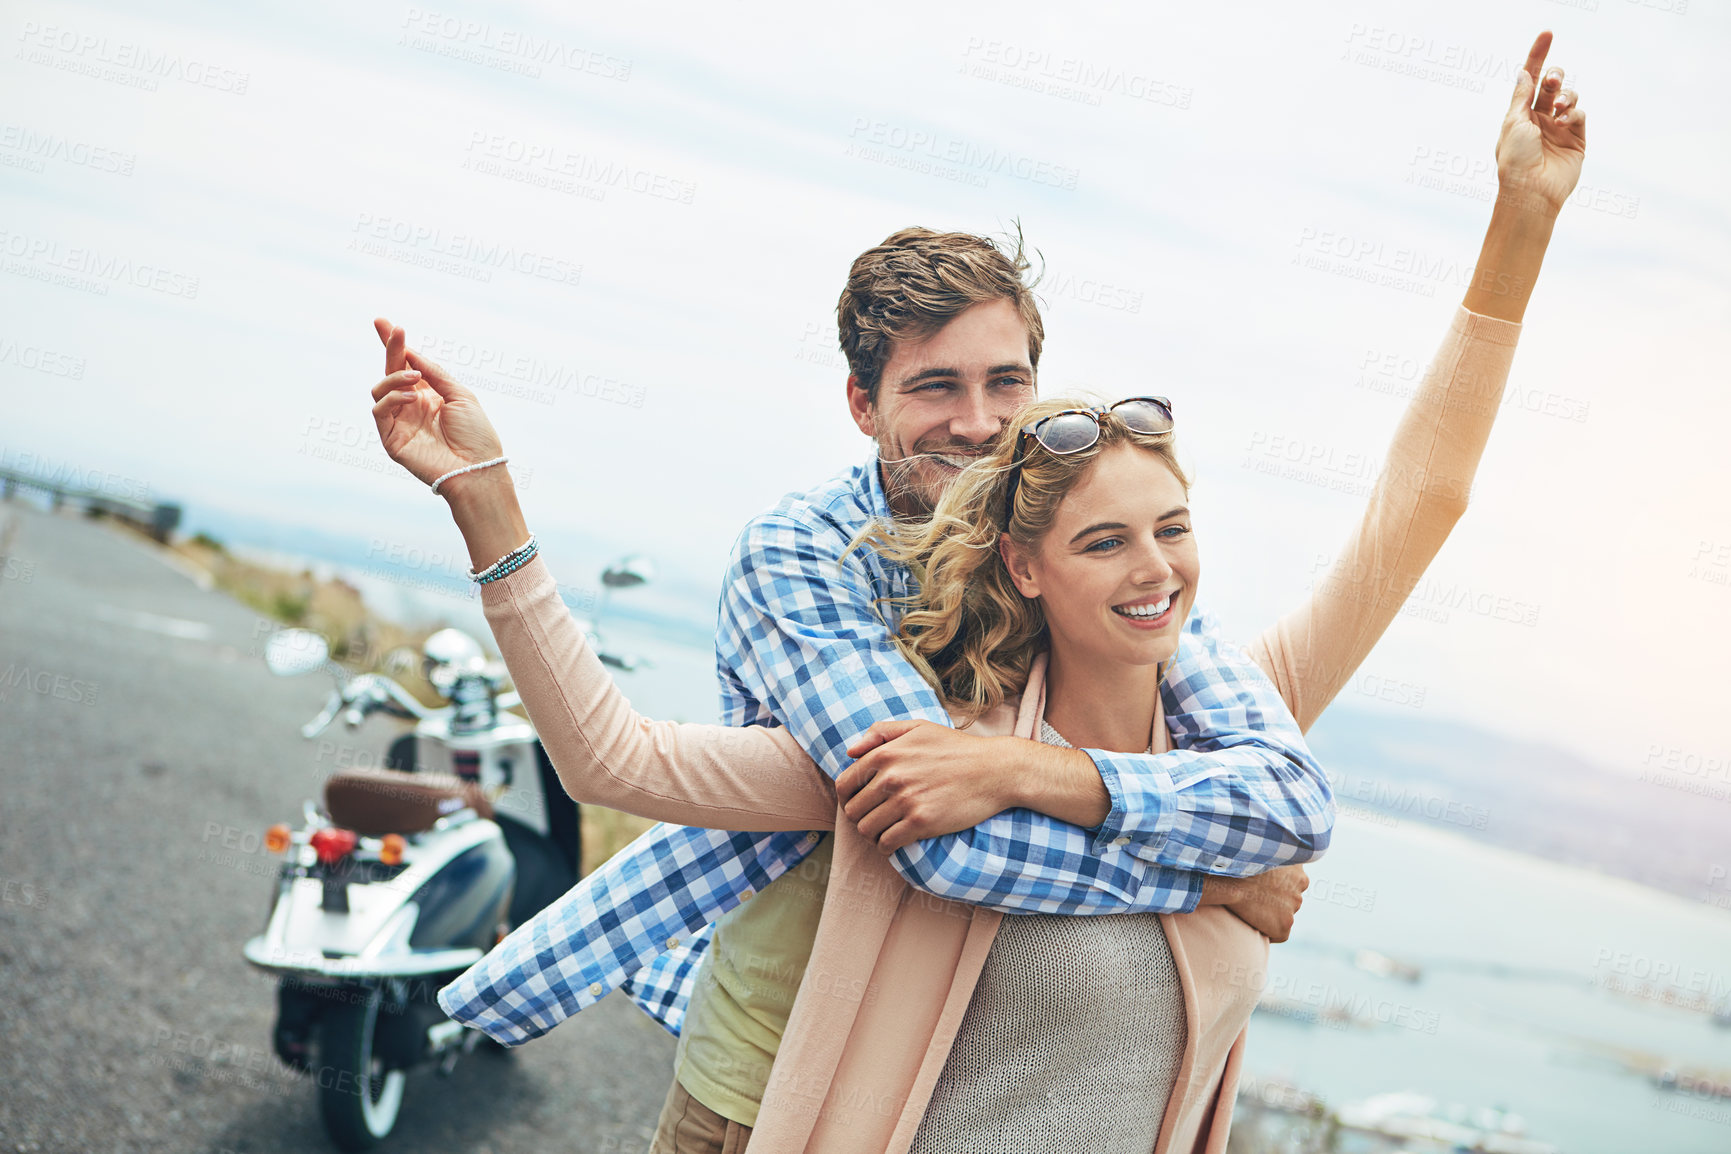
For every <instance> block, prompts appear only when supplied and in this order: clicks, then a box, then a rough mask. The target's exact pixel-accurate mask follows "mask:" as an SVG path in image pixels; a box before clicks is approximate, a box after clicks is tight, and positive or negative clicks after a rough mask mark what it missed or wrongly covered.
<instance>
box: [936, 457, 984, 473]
mask: <svg viewBox="0 0 1731 1154" xmlns="http://www.w3.org/2000/svg"><path fill="white" fill-rule="evenodd" d="M931 456H932V460H934V461H936V462H938V464H940V465H944V466H946V467H948V468H951V469H955V470H956V471H957V472H960V471H961V470H963V469H965V468H967V467H968V466H969V465H971V464H973V463H974V462H975V461H977V460H979V459H980V455H979V454H978V453H976V454H973V455H972V456H967V457H961V456H957V455H955V454H953V453H933V454H932V455H931Z"/></svg>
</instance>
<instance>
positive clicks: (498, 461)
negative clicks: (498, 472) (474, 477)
mask: <svg viewBox="0 0 1731 1154" xmlns="http://www.w3.org/2000/svg"><path fill="white" fill-rule="evenodd" d="M510 459H511V458H509V457H494V458H493V459H492V460H491V461H482V462H481V463H480V464H478V465H464V466H463V467H462V468H461V469H452V470H451V471H450V472H449V473H446V474H445V475H444V476H443V477H440V478H439V479H438V480H436V481H434V482H433V492H435V493H437V492H438V491H439V486H440V485H443V484H444V483H445V482H446V481H449V480H450V479H451V478H452V477H455V476H458V475H459V474H462V473H473V472H474V471H475V470H476V469H485V468H487V467H488V466H489V465H503V464H504V463H505V462H506V461H509V460H510Z"/></svg>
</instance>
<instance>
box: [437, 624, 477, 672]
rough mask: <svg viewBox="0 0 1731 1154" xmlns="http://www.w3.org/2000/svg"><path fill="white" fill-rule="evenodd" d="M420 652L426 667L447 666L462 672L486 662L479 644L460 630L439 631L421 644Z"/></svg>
mask: <svg viewBox="0 0 1731 1154" xmlns="http://www.w3.org/2000/svg"><path fill="white" fill-rule="evenodd" d="M421 652H422V653H424V654H426V656H427V664H428V665H449V666H452V667H453V668H455V669H459V670H463V671H467V670H469V669H473V668H477V667H479V666H480V665H482V664H483V663H485V662H486V660H487V655H486V653H484V652H482V650H481V643H480V642H479V641H476V640H475V639H474V638H473V637H470V636H469V635H468V634H467V633H464V632H463V631H462V630H461V629H441V630H439V631H438V632H437V633H435V634H433V635H432V636H431V637H428V638H427V639H426V640H425V641H423V642H421Z"/></svg>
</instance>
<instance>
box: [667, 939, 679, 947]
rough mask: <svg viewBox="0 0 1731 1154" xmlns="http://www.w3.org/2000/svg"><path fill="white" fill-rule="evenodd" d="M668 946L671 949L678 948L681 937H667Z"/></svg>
mask: <svg viewBox="0 0 1731 1154" xmlns="http://www.w3.org/2000/svg"><path fill="white" fill-rule="evenodd" d="M667 948H668V949H670V950H676V949H678V948H679V939H678V938H668V939H667Z"/></svg>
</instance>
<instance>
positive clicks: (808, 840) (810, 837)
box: [805, 833, 822, 845]
mask: <svg viewBox="0 0 1731 1154" xmlns="http://www.w3.org/2000/svg"><path fill="white" fill-rule="evenodd" d="M821 836H822V835H821V834H816V833H808V834H806V835H805V844H806V845H816V844H817V839H818V838H819V837H821Z"/></svg>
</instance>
